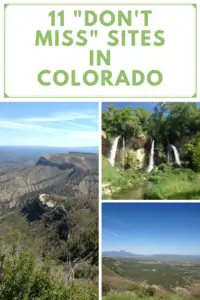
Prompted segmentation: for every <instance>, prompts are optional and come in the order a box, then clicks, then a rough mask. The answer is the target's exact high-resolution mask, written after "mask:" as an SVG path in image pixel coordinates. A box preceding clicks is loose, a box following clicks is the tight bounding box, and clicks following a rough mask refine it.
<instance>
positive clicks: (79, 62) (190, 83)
mask: <svg viewBox="0 0 200 300" xmlns="http://www.w3.org/2000/svg"><path fill="white" fill-rule="evenodd" d="M75 9H82V10H87V9H88V10H90V9H91V10H92V9H93V10H94V11H96V12H98V13H100V12H102V11H103V10H105V9H107V10H112V11H113V12H115V13H116V15H117V11H118V10H123V11H124V12H126V11H128V10H132V11H134V10H136V9H138V10H139V11H140V10H142V9H146V10H152V14H151V15H150V16H149V26H148V27H145V26H144V25H143V22H142V21H143V17H142V16H141V17H139V18H137V19H136V21H135V22H133V23H134V25H133V26H132V27H128V26H122V27H118V26H117V25H113V26H111V27H104V26H102V25H100V23H99V22H98V24H97V25H95V26H92V27H84V26H83V24H84V20H83V17H82V18H74V10H75ZM52 10H55V11H57V12H59V11H61V10H64V11H65V20H66V22H65V26H63V27H60V26H58V25H57V26H55V27H51V26H50V18H49V17H48V14H49V12H51V11H52ZM195 14H196V9H195V8H194V7H193V6H192V5H187V6H179V5H172V6H169V5H165V6H163V5H159V6H148V5H145V6H143V5H139V6H135V5H132V6H131V5H129V6H123V5H121V6H112V5H107V6H102V5H100V6H96V5H95V6H91V5H89V6H81V5H79V6H62V5H61V6H58V5H57V6H53V5H49V6H47V5H45V6H41V5H40V6H36V5H32V6H30V5H28V6H23V5H20V6H15V5H9V6H8V7H7V8H6V88H5V92H6V94H7V95H9V97H29V96H30V97H40V96H41V97H57V96H59V97H65V96H67V97H94V96H95V97H98V96H100V97H113V96H117V97H123V96H125V97H154V96H155V97H192V96H193V95H194V94H195V92H196V88H195V83H196V78H195V63H196V59H195ZM37 29H41V31H42V32H43V33H45V32H46V30H48V29H52V31H54V30H55V29H59V30H60V32H61V41H62V32H63V31H64V30H73V32H74V35H75V33H76V32H77V31H78V30H80V29H85V30H88V31H89V30H90V29H97V30H98V32H99V34H98V38H90V39H89V42H88V44H87V45H86V46H84V47H78V46H76V45H73V46H70V47H65V46H62V45H61V46H60V47H58V46H51V47H49V46H39V47H36V46H35V45H34V43H35V36H36V30H37ZM112 29H116V30H119V31H120V30H122V29H124V30H131V29H132V30H134V29H137V30H151V31H152V36H153V33H154V32H155V31H156V30H164V38H165V44H164V45H163V46H160V47H155V46H146V47H145V46H141V45H140V43H137V46H134V47H131V46H126V47H122V46H115V47H109V46H107V45H106V42H107V41H108V38H107V36H108V31H110V30H112ZM138 38H139V36H138ZM128 40H129V41H130V38H129V39H128ZM139 40H140V39H138V41H139ZM153 40H154V39H152V41H153ZM95 49H100V50H102V51H103V52H106V49H110V50H111V66H105V65H102V66H101V67H97V66H89V50H95ZM43 69H48V70H52V74H51V75H46V77H45V78H48V79H50V81H52V85H51V86H45V87H44V86H42V85H41V84H39V82H38V81H37V75H38V73H39V72H40V71H41V70H43ZM60 69H63V70H65V71H66V72H69V73H70V70H76V71H77V79H78V80H80V81H81V82H82V75H83V73H84V71H86V70H89V69H94V70H97V71H100V70H101V69H103V70H104V69H108V70H111V71H112V73H113V82H115V81H116V79H117V74H119V71H120V70H125V71H126V72H127V75H128V77H129V78H130V82H131V71H132V70H134V69H136V70H141V71H142V72H144V74H145V75H146V74H147V73H148V72H149V71H151V70H159V71H161V73H162V75H163V82H162V83H161V84H160V85H159V86H151V85H149V83H148V82H147V81H146V80H145V83H143V84H142V85H140V86H126V85H125V84H121V85H119V86H117V87H115V86H107V85H106V86H104V87H103V86H101V80H100V77H99V83H98V84H97V85H95V86H93V87H90V86H86V85H85V84H84V83H82V85H81V86H78V87H77V86H71V84H70V81H69V82H68V84H67V85H65V86H62V87H60V86H57V85H55V84H54V83H53V80H52V76H53V73H54V72H55V71H56V70H60ZM47 76H48V77H47Z"/></svg>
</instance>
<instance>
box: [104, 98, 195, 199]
mask: <svg viewBox="0 0 200 300" xmlns="http://www.w3.org/2000/svg"><path fill="white" fill-rule="evenodd" d="M102 130H103V131H105V132H106V134H107V138H108V140H109V141H110V143H111V144H112V143H113V141H114V139H115V138H116V137H117V136H119V135H120V136H121V138H120V140H119V143H118V155H117V157H116V158H117V160H116V164H115V167H114V168H112V167H111V165H109V162H108V161H107V159H106V158H105V157H103V161H102V181H103V195H104V198H105V199H109V198H111V197H112V195H113V194H114V193H121V199H123V191H122V190H124V189H128V188H129V189H135V188H137V187H138V186H142V185H143V184H144V183H145V184H146V181H148V182H150V184H149V188H148V191H147V192H145V195H144V199H159V200H161V199H198V200H199V199H200V188H199V187H198V186H199V183H200V175H199V173H200V108H199V107H198V105H197V104H196V103H187V102H185V103H155V104H154V111H153V112H149V111H148V110H146V109H144V108H143V107H142V106H141V107H137V108H136V109H133V108H132V106H130V107H124V108H122V109H118V108H116V107H115V106H114V105H110V106H109V107H108V110H107V111H106V112H103V114H102ZM123 140H124V141H125V145H126V148H125V150H124V149H123ZM153 140H154V143H155V149H154V169H153V170H152V171H151V173H147V172H146V170H147V166H148V163H149V155H150V150H151V145H152V141H153ZM171 145H174V146H175V147H176V148H177V150H178V152H179V155H180V160H181V166H178V165H176V164H175V153H174V150H173V148H172V146H171ZM138 149H143V150H144V153H145V155H144V156H141V157H138V153H137V151H138ZM138 159H140V163H138ZM141 164H142V166H141ZM104 185H105V187H104ZM119 190H121V192H119Z"/></svg>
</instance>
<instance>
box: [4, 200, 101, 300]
mask: <svg viewBox="0 0 200 300" xmlns="http://www.w3.org/2000/svg"><path fill="white" fill-rule="evenodd" d="M52 197H53V196H52ZM57 197H58V198H59V196H57ZM58 198H56V200H57V204H56V206H55V207H54V208H48V207H47V206H44V205H42V203H41V202H40V200H39V199H38V198H37V197H34V198H32V199H29V200H28V201H25V202H24V205H23V207H21V209H20V210H18V211H17V210H14V211H9V212H8V211H7V212H6V213H5V214H4V215H3V216H1V218H0V236H1V239H2V245H1V246H0V299H2V300H11V299H13V300H14V299H16V300H18V299H19V300H29V299H30V300H32V299H34V300H36V299H37V300H39V299H41V300H46V299H58V300H59V299H63V300H65V299H66V300H68V299H69V300H72V299H73V300H74V299H79V300H83V299H86V300H93V299H94V300H96V299H98V217H97V216H98V205H97V200H96V199H88V198H87V197H85V198H84V197H83V198H80V199H78V198H72V199H68V198H66V197H60V199H58ZM16 230H17V231H16ZM10 233H11V234H10Z"/></svg>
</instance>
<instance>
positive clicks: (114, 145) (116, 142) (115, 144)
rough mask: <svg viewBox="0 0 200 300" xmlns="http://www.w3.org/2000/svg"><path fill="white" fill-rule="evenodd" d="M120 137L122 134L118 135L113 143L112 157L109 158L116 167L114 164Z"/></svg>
mask: <svg viewBox="0 0 200 300" xmlns="http://www.w3.org/2000/svg"><path fill="white" fill-rule="evenodd" d="M119 138H120V135H119V136H118V137H116V139H115V140H114V143H113V145H112V148H111V152H110V157H109V158H108V161H109V162H110V164H111V166H112V167H114V165H115V156H116V152H117V145H118V141H119Z"/></svg>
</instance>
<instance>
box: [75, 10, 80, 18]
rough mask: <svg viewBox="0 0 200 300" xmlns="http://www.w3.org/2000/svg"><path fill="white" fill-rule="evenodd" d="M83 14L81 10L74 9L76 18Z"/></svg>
mask: <svg viewBox="0 0 200 300" xmlns="http://www.w3.org/2000/svg"><path fill="white" fill-rule="evenodd" d="M81 14H82V11H81V10H75V11H74V17H75V18H76V17H79V18H80V17H81Z"/></svg>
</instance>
